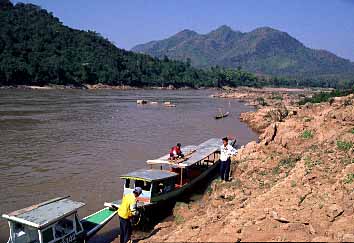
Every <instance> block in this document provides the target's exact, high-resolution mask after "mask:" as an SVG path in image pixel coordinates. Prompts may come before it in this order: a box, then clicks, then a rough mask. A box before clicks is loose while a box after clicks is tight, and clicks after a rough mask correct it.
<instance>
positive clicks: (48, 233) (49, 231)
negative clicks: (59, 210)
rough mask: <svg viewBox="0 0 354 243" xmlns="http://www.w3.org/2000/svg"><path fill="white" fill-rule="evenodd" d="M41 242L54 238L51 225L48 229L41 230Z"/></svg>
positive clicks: (47, 242)
mask: <svg viewBox="0 0 354 243" xmlns="http://www.w3.org/2000/svg"><path fill="white" fill-rule="evenodd" d="M42 236H43V242H44V243H49V242H51V241H52V240H54V234H53V227H49V228H48V229H46V230H44V231H43V232H42Z"/></svg>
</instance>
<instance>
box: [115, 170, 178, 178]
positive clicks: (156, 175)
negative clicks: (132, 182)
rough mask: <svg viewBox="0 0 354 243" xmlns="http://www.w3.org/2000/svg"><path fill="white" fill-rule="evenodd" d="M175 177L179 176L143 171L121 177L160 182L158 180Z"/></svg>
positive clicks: (158, 171) (156, 171)
mask: <svg viewBox="0 0 354 243" xmlns="http://www.w3.org/2000/svg"><path fill="white" fill-rule="evenodd" d="M174 176H177V174H176V173H174V172H169V171H165V170H152V169H151V170H146V169H141V170H136V171H132V172H129V173H128V174H125V175H121V176H120V177H121V178H123V179H142V180H145V181H158V180H162V179H167V178H170V177H174Z"/></svg>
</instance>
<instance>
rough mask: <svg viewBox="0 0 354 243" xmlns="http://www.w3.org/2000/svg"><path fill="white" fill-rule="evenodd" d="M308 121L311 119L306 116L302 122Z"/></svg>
mask: <svg viewBox="0 0 354 243" xmlns="http://www.w3.org/2000/svg"><path fill="white" fill-rule="evenodd" d="M310 121H312V118H311V117H308V116H306V117H304V122H310Z"/></svg>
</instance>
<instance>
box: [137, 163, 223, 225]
mask: <svg viewBox="0 0 354 243" xmlns="http://www.w3.org/2000/svg"><path fill="white" fill-rule="evenodd" d="M218 168H219V162H215V163H214V164H213V165H212V166H210V167H209V168H208V169H206V170H205V171H204V172H203V173H202V174H201V175H200V176H198V177H197V178H195V179H194V180H192V181H191V182H190V183H188V184H185V185H183V186H182V187H180V188H178V189H176V190H174V191H172V192H169V193H166V194H164V195H161V196H159V197H156V198H153V199H152V203H150V204H147V205H144V206H143V207H140V210H141V212H142V214H143V215H142V218H141V220H140V222H139V225H140V226H143V225H144V224H150V223H154V222H158V221H160V220H161V219H163V218H165V217H167V216H169V215H171V213H172V210H173V208H174V206H175V204H176V202H177V201H188V200H189V197H190V196H191V195H192V194H194V193H195V192H196V189H197V188H198V189H200V188H202V189H204V190H205V189H206V186H207V185H208V183H205V182H206V181H211V180H212V179H213V178H215V175H216V172H217V171H218ZM137 226H138V225H137Z"/></svg>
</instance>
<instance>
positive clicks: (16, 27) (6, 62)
mask: <svg viewBox="0 0 354 243" xmlns="http://www.w3.org/2000/svg"><path fill="white" fill-rule="evenodd" d="M0 23H1V24H0V86H1V85H45V84H64V85H66V84H73V85H78V86H81V85H82V84H96V83H104V84H111V85H122V84H123V85H131V86H166V85H170V84H172V85H174V86H211V85H213V82H214V80H213V79H215V78H214V77H213V76H211V75H210V73H207V72H206V71H204V70H198V69H196V68H193V67H191V66H190V65H189V64H188V63H184V62H180V61H170V60H168V59H165V60H159V59H157V58H153V57H150V56H148V55H144V54H136V53H134V52H131V51H126V50H123V49H120V48H117V47H116V46H115V45H113V44H112V43H111V42H110V41H109V40H107V39H106V38H104V37H102V36H101V35H100V34H98V33H96V32H94V31H82V30H75V29H72V28H70V27H67V26H64V25H63V24H62V23H61V22H60V20H59V19H58V18H56V17H55V16H53V14H52V13H49V12H48V11H47V10H45V9H42V8H41V7H39V6H36V5H33V4H23V3H17V4H16V5H14V4H12V3H11V2H10V1H9V0H0ZM181 38H184V36H181Z"/></svg>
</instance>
